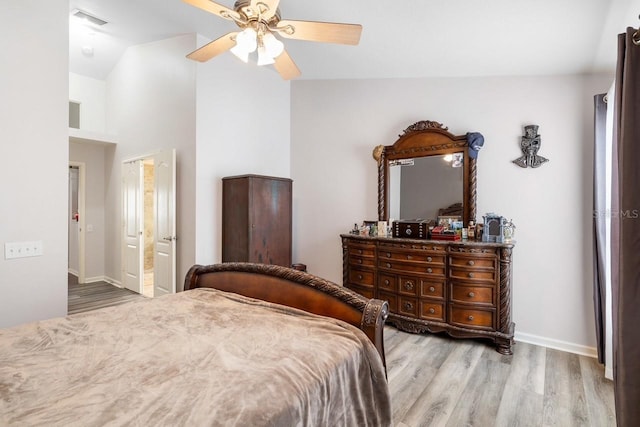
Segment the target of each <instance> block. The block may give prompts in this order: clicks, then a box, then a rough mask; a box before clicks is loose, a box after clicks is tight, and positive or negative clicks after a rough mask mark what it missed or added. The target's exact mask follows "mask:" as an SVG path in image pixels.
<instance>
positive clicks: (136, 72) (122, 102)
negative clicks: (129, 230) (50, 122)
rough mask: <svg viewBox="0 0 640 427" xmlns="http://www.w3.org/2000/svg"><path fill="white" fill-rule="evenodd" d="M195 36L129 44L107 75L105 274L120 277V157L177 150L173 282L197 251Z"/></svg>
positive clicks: (117, 279)
mask: <svg viewBox="0 0 640 427" xmlns="http://www.w3.org/2000/svg"><path fill="white" fill-rule="evenodd" d="M194 46H195V35H193V34H191V35H185V36H180V37H175V38H171V39H167V40H161V41H158V42H153V43H148V44H143V45H138V46H134V47H131V48H129V49H127V51H126V52H125V54H124V55H123V57H122V58H121V60H120V61H119V62H118V64H117V65H116V67H115V68H114V69H113V71H112V72H111V74H110V75H109V78H108V79H107V92H106V93H107V102H106V105H107V108H106V111H107V114H106V116H107V133H114V134H117V135H118V138H117V141H118V144H117V146H116V147H115V150H113V151H112V152H108V153H106V159H105V164H106V165H107V170H106V171H105V183H106V185H107V187H106V190H105V207H106V211H105V228H106V232H105V233H106V234H105V253H106V254H107V255H106V259H105V274H106V276H108V277H109V278H110V279H114V280H116V281H118V282H120V280H121V271H120V265H121V259H120V251H121V249H120V241H121V235H120V234H121V227H120V224H121V217H122V215H121V194H120V191H121V187H120V182H121V167H122V161H123V160H127V159H132V158H136V157H140V156H146V155H150V154H153V153H155V152H157V151H159V150H161V149H171V148H175V149H176V157H177V189H176V192H177V199H176V205H177V206H176V210H177V221H176V226H177V236H178V241H177V245H176V253H177V271H176V276H177V282H176V283H177V284H178V287H179V288H181V284H182V281H183V279H184V276H185V274H186V271H187V269H188V268H189V267H190V266H191V265H192V264H193V260H194V253H195V243H194V234H195V228H194V223H195V213H194V211H195V190H194V188H195V106H196V102H195V91H196V88H195V64H194V63H193V62H192V61H190V60H188V59H186V58H185V54H186V53H188V52H190V51H192V50H193V49H194Z"/></svg>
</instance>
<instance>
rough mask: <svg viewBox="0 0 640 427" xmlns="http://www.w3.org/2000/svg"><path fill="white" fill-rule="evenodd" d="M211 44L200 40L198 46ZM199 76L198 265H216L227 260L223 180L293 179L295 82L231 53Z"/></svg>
mask: <svg viewBox="0 0 640 427" xmlns="http://www.w3.org/2000/svg"><path fill="white" fill-rule="evenodd" d="M207 41H208V40H206V39H204V38H202V37H199V40H198V46H202V45H204V44H205V43H206V42H207ZM197 73H198V78H197V88H198V90H197V93H196V98H197V121H196V126H197V159H196V162H197V163H196V170H197V178H196V180H197V184H196V193H197V194H196V210H195V215H196V228H197V234H196V261H197V262H198V263H199V264H212V263H216V262H221V260H222V253H221V240H222V237H221V230H222V225H221V224H222V222H221V215H222V206H221V201H222V178H223V177H225V176H234V175H242V174H249V173H253V174H259V175H270V176H280V177H285V178H289V177H290V157H289V132H290V109H289V102H290V84H289V82H285V81H283V80H282V79H281V78H280V76H279V75H278V74H277V73H276V72H275V71H274V70H269V69H264V68H261V67H257V66H256V65H255V64H246V65H245V64H243V63H242V62H240V61H239V60H238V59H236V58H235V57H234V56H233V55H231V54H224V55H221V56H218V57H216V58H214V59H212V60H210V61H209V62H206V63H204V64H199V65H198V71H197ZM296 185H297V184H296V182H295V181H294V183H293V188H294V191H295V188H296ZM296 209H297V207H296V205H295V200H294V211H295V210H296ZM294 233H295V230H294Z"/></svg>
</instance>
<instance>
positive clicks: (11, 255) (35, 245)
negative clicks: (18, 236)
mask: <svg viewBox="0 0 640 427" xmlns="http://www.w3.org/2000/svg"><path fill="white" fill-rule="evenodd" d="M43 253H44V251H43V247H42V240H35V241H32V242H10V243H5V244H4V259H15V258H26V257H32V256H42V254H43Z"/></svg>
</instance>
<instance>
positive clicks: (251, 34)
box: [231, 28, 258, 62]
mask: <svg viewBox="0 0 640 427" xmlns="http://www.w3.org/2000/svg"><path fill="white" fill-rule="evenodd" d="M257 38H258V33H256V30H254V29H253V28H245V29H244V30H243V31H241V32H240V33H238V35H237V36H236V45H235V46H234V47H232V48H231V53H233V54H234V55H235V56H237V57H238V58H239V59H240V60H241V61H243V62H249V54H250V53H251V52H255V50H256V48H257V47H258V40H257Z"/></svg>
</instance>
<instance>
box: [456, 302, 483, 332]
mask: <svg viewBox="0 0 640 427" xmlns="http://www.w3.org/2000/svg"><path fill="white" fill-rule="evenodd" d="M450 309H451V313H450V316H449V321H450V322H451V323H452V324H457V325H460V326H466V327H474V328H482V329H492V328H493V316H494V314H493V311H490V310H480V309H472V308H466V307H461V306H456V305H451V306H450Z"/></svg>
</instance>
